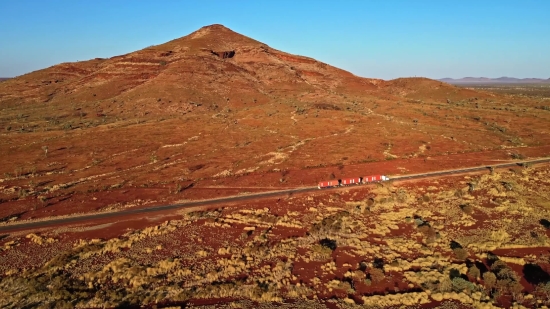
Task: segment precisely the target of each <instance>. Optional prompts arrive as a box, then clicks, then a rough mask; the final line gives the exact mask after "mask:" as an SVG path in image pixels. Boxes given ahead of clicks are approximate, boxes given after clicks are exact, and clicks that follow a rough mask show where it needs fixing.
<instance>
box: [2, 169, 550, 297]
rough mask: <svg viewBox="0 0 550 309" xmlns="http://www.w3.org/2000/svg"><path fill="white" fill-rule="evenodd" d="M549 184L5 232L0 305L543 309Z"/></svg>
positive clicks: (479, 178) (341, 196) (361, 196)
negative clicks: (142, 224)
mask: <svg viewBox="0 0 550 309" xmlns="http://www.w3.org/2000/svg"><path fill="white" fill-rule="evenodd" d="M549 176H550V168H549V167H548V166H541V167H530V168H519V167H518V168H514V169H510V170H496V171H493V172H491V173H487V174H481V175H471V176H456V177H453V178H452V179H443V178H441V179H431V180H427V181H423V182H422V183H418V182H401V183H397V182H396V183H391V182H390V183H384V184H378V185H373V186H370V187H357V188H353V189H350V188H344V189H339V190H330V191H320V192H319V193H315V194H312V195H300V196H289V197H287V198H285V199H281V200H269V201H263V202H262V201H259V202H255V203H250V204H248V205H241V206H239V207H231V208H227V207H226V208H219V209H215V210H207V211H200V212H191V213H183V212H182V213H181V219H177V220H170V221H167V222H165V223H163V224H161V225H158V226H153V227H148V228H145V229H141V230H130V231H128V232H126V233H125V234H124V235H121V236H120V237H117V238H112V239H99V238H98V239H93V238H90V237H88V238H86V239H78V234H74V235H71V233H70V232H66V233H65V234H63V233H58V232H56V231H55V229H53V230H49V231H43V232H42V233H32V234H31V233H29V234H27V235H19V234H14V235H5V236H2V237H3V238H2V239H1V243H0V245H1V252H0V258H1V260H2V263H1V264H2V266H1V269H0V270H1V271H2V273H3V275H2V278H1V281H0V307H2V308H22V307H42V308H53V307H55V308H62V307H66V308H73V307H77V308H103V307H117V306H125V305H126V306H128V305H134V306H146V305H151V306H152V305H156V306H157V307H170V306H172V307H174V306H175V308H179V307H180V306H188V307H194V308H195V307H196V308H213V307H212V306H211V304H214V303H216V308H252V307H254V308H268V307H283V308H284V307H285V306H286V307H289V308H290V307H292V308H299V307H301V308H325V307H331V308H355V307H360V306H367V307H392V306H401V305H405V306H413V307H418V306H420V305H429V306H436V305H441V306H443V307H456V306H458V304H461V305H462V306H466V307H476V308H491V307H508V306H512V305H513V306H515V307H521V306H525V307H541V306H548V305H550V302H549V296H550V275H549V273H548V272H549V271H550V254H549V253H548V250H549V248H550V239H549V238H548V231H547V229H548V228H549V227H550V221H548V220H549V219H550V177H549ZM29 252H33V253H34V254H33V256H34V255H43V256H46V257H48V259H47V260H46V261H41V260H40V259H38V260H36V262H35V263H34V264H33V263H32V262H31V260H32V259H31V258H30V257H29ZM26 257H27V258H26ZM213 301H215V302H213ZM220 306H221V307H220Z"/></svg>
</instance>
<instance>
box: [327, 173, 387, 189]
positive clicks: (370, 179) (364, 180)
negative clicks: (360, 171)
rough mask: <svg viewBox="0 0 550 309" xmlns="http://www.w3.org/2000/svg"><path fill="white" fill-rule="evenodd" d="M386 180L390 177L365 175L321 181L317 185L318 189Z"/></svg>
mask: <svg viewBox="0 0 550 309" xmlns="http://www.w3.org/2000/svg"><path fill="white" fill-rule="evenodd" d="M387 180H390V178H389V177H388V176H384V175H374V176H365V177H356V178H344V179H338V180H328V181H321V182H320V183H319V185H318V186H317V187H318V188H319V189H323V188H334V187H341V186H350V185H360V184H365V183H369V182H378V181H387Z"/></svg>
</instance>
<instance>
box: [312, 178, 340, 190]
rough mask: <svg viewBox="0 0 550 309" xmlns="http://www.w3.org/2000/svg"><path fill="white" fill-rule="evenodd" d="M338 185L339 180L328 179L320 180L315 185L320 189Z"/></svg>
mask: <svg viewBox="0 0 550 309" xmlns="http://www.w3.org/2000/svg"><path fill="white" fill-rule="evenodd" d="M339 185H340V181H339V180H329V181H322V182H320V183H319V185H318V186H317V187H318V188H319V189H321V188H333V187H338V186H339Z"/></svg>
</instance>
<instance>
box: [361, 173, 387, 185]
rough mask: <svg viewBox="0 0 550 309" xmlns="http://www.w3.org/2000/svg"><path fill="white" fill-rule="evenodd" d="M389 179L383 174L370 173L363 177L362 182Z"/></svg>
mask: <svg viewBox="0 0 550 309" xmlns="http://www.w3.org/2000/svg"><path fill="white" fill-rule="evenodd" d="M386 180H390V179H389V178H388V177H387V176H384V175H372V176H365V177H363V183H369V182H376V181H386Z"/></svg>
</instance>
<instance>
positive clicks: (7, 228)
mask: <svg viewBox="0 0 550 309" xmlns="http://www.w3.org/2000/svg"><path fill="white" fill-rule="evenodd" d="M547 162H550V158H542V159H536V160H526V161H518V162H509V163H503V164H496V165H491V167H492V168H494V169H500V168H508V167H513V166H518V165H520V166H521V165H526V164H539V163H547ZM484 170H486V171H489V170H490V167H489V166H476V167H468V168H461V169H453V170H444V171H436V172H429V173H421V174H411V175H403V176H391V175H390V180H393V181H394V182H398V181H403V180H411V179H421V178H429V177H438V176H445V175H457V174H463V173H471V172H478V171H484ZM356 187H360V186H356ZM348 188H352V187H348ZM317 190H319V189H318V188H317V187H301V188H295V189H287V190H278V191H268V192H260V193H251V194H248V195H239V196H229V197H223V198H217V199H208V200H201V201H193V202H186V203H180V204H172V205H162V206H154V207H148V208H137V209H127V210H121V211H116V212H105V213H94V214H89V215H80V216H72V217H65V218H51V219H46V220H41V221H31V222H24V221H23V222H14V223H9V224H6V225H3V226H0V233H9V232H13V231H22V230H32V229H37V228H43V227H48V226H54V225H64V224H70V223H85V222H86V221H92V220H97V219H104V218H112V219H115V218H121V217H124V216H128V215H136V214H148V213H154V212H160V211H166V210H176V209H183V208H190V207H197V206H210V205H217V204H223V203H230V202H231V203H233V202H240V201H246V200H254V199H259V198H268V197H277V196H285V195H288V194H294V193H304V192H312V191H317ZM324 190H332V189H324Z"/></svg>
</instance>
